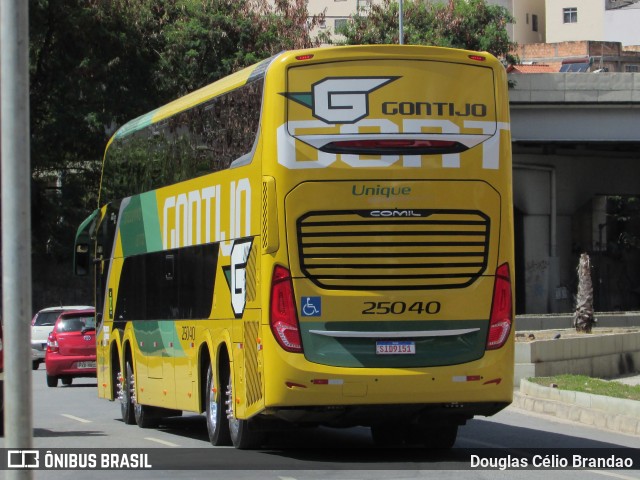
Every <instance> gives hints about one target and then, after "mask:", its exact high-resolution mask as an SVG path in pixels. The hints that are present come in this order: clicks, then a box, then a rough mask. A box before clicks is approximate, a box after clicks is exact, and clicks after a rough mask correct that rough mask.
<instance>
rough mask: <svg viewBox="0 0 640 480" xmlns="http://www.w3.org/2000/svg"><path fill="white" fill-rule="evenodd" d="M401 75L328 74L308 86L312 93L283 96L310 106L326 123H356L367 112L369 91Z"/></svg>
mask: <svg viewBox="0 0 640 480" xmlns="http://www.w3.org/2000/svg"><path fill="white" fill-rule="evenodd" d="M398 78H400V77H328V78H325V79H324V80H320V81H319V82H317V83H314V84H313V85H312V86H311V92H297V93H296V92H289V93H285V94H284V96H285V97H287V98H289V99H291V100H293V101H294V102H297V103H299V104H301V105H304V106H305V107H308V108H310V109H311V112H312V114H313V116H314V117H316V118H318V119H320V120H322V121H323V122H325V123H329V124H332V123H355V122H357V121H358V120H361V119H363V118H365V117H367V116H368V115H369V94H370V93H371V92H373V91H374V90H377V89H378V88H380V87H383V86H384V85H387V84H389V83H391V82H393V81H394V80H397V79H398Z"/></svg>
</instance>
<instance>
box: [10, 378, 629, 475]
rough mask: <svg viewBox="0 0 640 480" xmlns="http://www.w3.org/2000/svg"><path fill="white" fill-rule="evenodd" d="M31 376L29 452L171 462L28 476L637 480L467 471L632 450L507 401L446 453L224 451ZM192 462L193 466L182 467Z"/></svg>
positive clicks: (305, 440)
mask: <svg viewBox="0 0 640 480" xmlns="http://www.w3.org/2000/svg"><path fill="white" fill-rule="evenodd" d="M32 375H33V394H34V413H33V425H34V432H33V433H34V447H35V448H41V449H51V450H52V451H55V449H74V450H67V451H80V452H81V451H82V450H75V449H82V448H95V449H98V450H96V452H103V451H104V452H109V451H112V450H110V449H116V448H123V449H129V450H128V451H131V452H145V451H146V450H145V449H155V450H153V451H152V453H153V456H154V458H155V459H156V461H159V462H161V464H162V465H165V464H169V465H174V466H173V467H171V468H172V470H157V469H154V470H146V471H135V472H132V471H125V470H115V471H90V472H89V471H86V470H85V471H64V470H57V471H42V470H38V471H35V472H34V475H35V476H34V478H36V479H47V480H48V479H58V478H60V479H65V480H69V479H72V478H110V479H113V478H129V477H134V478H145V479H146V478H148V479H156V478H216V479H218V478H229V479H239V480H242V479H257V478H259V479H261V480H262V479H274V480H302V479H316V478H318V479H320V478H322V479H347V480H348V479H365V478H366V479H377V478H381V479H382V478H384V479H388V478H393V479H401V480H402V479H423V478H425V476H433V475H432V474H434V473H437V478H456V479H458V478H501V477H504V478H507V475H508V478H516V479H517V478H523V479H529V478H540V477H541V476H542V475H548V474H550V473H551V474H553V475H554V476H562V477H563V478H574V477H575V478H576V479H577V478H580V479H581V480H585V479H586V480H589V479H592V478H597V479H599V480H603V478H604V477H607V478H612V477H614V478H618V479H621V480H630V479H636V480H640V470H638V469H636V470H618V471H616V472H613V471H608V470H595V469H587V470H575V469H573V468H567V469H564V470H561V471H558V470H554V471H553V472H550V471H546V473H545V471H541V470H539V469H530V470H525V469H519V468H516V469H512V470H509V471H499V470H498V469H491V470H479V469H476V468H470V466H471V465H470V456H471V455H473V454H479V456H480V457H482V458H485V457H486V458H492V457H493V456H497V455H499V454H502V455H508V454H510V453H513V454H514V455H515V454H516V453H522V452H524V451H526V452H529V453H531V452H533V453H536V452H538V453H540V455H541V456H543V457H544V456H545V455H546V456H547V457H548V458H550V459H551V460H553V453H554V452H557V451H558V449H571V451H576V452H585V451H589V450H585V449H610V448H622V447H631V448H638V447H640V440H639V439H638V438H635V437H632V436H628V435H623V434H616V433H612V432H608V431H602V430H597V429H593V428H587V427H582V426H579V425H575V424H572V423H568V422H559V421H557V420H552V419H549V418H547V417H544V416H536V415H532V414H530V413H528V412H523V411H520V410H517V409H515V408H512V407H510V408H508V409H506V410H505V411H503V412H501V413H499V414H498V415H495V416H494V417H491V418H478V419H474V420H472V421H470V422H468V424H467V425H466V426H464V427H461V429H460V432H459V435H458V440H457V442H456V445H455V448H454V449H453V450H451V451H448V452H443V451H436V452H429V451H425V450H422V449H418V448H409V449H391V450H383V449H379V448H375V447H374V446H373V443H372V441H371V437H370V432H369V429H367V428H350V429H341V430H335V429H328V428H317V429H309V430H301V431H291V432H285V433H279V434H278V435H274V436H272V437H271V438H270V441H269V444H268V447H267V448H264V449H260V450H255V451H240V450H235V449H233V448H230V447H229V448H214V447H212V446H211V445H210V443H209V440H208V437H207V429H206V424H205V421H204V417H203V416H201V415H193V414H186V415H185V416H183V417H175V418H171V419H167V420H166V421H165V422H164V424H163V425H161V426H160V427H159V428H157V429H141V428H138V427H137V426H135V425H134V426H130V425H125V424H124V423H123V422H122V420H121V419H120V409H119V405H118V404H117V403H114V402H108V401H105V400H102V399H98V398H97V393H96V381H95V379H76V380H74V383H73V385H71V386H68V387H63V386H59V387H57V388H48V387H47V386H46V382H45V372H44V366H41V368H40V369H39V370H37V371H34V372H32ZM0 446H1V447H5V445H4V439H0ZM157 449H161V450H157ZM477 449H482V450H477ZM531 449H534V450H531ZM538 449H540V450H538ZM544 449H548V450H544ZM565 451H566V450H565ZM639 464H640V462H639ZM157 465H158V464H157V462H156V466H157ZM198 466H200V467H199V468H201V469H196V470H190V468H196V467H198ZM638 468H640V465H639V467H638ZM212 471H215V472H212ZM213 473H215V475H214V474H213ZM2 476H3V475H2V473H0V477H2Z"/></svg>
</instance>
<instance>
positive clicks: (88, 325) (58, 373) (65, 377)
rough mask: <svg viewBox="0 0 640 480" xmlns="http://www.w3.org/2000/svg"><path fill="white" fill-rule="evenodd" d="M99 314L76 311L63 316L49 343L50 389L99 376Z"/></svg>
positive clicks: (47, 361) (46, 362) (57, 323)
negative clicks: (60, 381) (60, 384)
mask: <svg viewBox="0 0 640 480" xmlns="http://www.w3.org/2000/svg"><path fill="white" fill-rule="evenodd" d="M95 318H96V317H95V311H94V310H93V309H90V310H74V311H68V312H64V313H61V314H60V316H59V317H58V319H57V320H56V324H55V326H54V327H53V331H52V332H51V333H50V334H49V339H48V340H47V351H46V353H45V357H44V363H45V365H46V368H47V385H48V386H49V387H57V386H58V379H61V380H62V384H63V385H71V382H72V381H73V378H74V377H95V376H96V320H95Z"/></svg>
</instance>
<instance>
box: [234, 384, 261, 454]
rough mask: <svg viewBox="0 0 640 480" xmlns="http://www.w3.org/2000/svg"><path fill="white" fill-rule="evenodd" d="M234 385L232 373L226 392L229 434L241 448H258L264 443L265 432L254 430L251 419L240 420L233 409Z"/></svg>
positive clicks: (235, 444) (236, 445) (235, 445)
mask: <svg viewBox="0 0 640 480" xmlns="http://www.w3.org/2000/svg"><path fill="white" fill-rule="evenodd" d="M233 398H234V395H233V385H232V381H231V375H229V383H228V387H227V394H226V401H225V403H226V407H227V418H228V419H229V434H230V436H231V442H232V443H233V446H234V447H236V448H239V449H241V450H249V449H252V448H258V447H259V446H260V445H262V444H263V443H264V440H265V432H261V431H256V430H253V429H252V428H251V427H252V422H251V420H239V419H237V418H236V417H235V414H234V411H233Z"/></svg>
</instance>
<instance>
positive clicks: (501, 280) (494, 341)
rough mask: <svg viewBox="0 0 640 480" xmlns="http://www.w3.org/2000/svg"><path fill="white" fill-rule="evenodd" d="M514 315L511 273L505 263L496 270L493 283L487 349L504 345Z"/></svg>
mask: <svg viewBox="0 0 640 480" xmlns="http://www.w3.org/2000/svg"><path fill="white" fill-rule="evenodd" d="M512 317H513V311H512V297H511V275H510V273H509V264H508V263H503V264H502V265H500V266H499V267H498V269H497V270H496V276H495V282H494V285H493V302H492V305H491V321H490V324H489V336H488V337H487V350H495V349H497V348H500V347H502V346H503V345H504V342H506V341H507V338H508V337H509V333H510V332H511V324H512Z"/></svg>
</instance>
